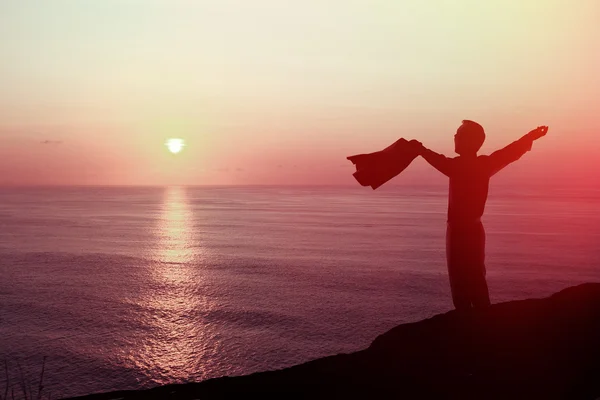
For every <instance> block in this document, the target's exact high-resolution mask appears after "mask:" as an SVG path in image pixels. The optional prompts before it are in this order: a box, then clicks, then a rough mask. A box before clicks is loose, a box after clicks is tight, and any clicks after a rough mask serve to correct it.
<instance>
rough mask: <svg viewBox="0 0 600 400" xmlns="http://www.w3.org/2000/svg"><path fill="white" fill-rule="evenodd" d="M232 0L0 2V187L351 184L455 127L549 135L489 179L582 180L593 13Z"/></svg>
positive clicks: (437, 145) (506, 6)
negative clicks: (377, 159) (544, 129)
mask: <svg viewBox="0 0 600 400" xmlns="http://www.w3.org/2000/svg"><path fill="white" fill-rule="evenodd" d="M84 3H85V4H84ZM251 3H252V5H250V2H247V1H242V0H238V1H234V0H221V1H197V2H188V1H174V0H169V1H167V0H165V1H158V0H153V1H151V0H147V1H146V0H144V1H142V0H139V1H128V2H122V1H117V0H106V1H102V2H74V1H68V0H56V1H52V2H42V3H40V2H35V1H33V0H21V1H18V2H3V3H2V4H0V30H1V31H2V32H1V33H2V36H1V37H2V39H1V40H0V55H1V56H2V60H3V63H2V66H1V67H0V87H2V92H3V93H2V96H0V184H9V185H22V184H24V185H29V184H32V185H34V184H42V185H45V184H83V185H93V184H101V185H107V184H118V185H162V184H193V185H204V184H210V185H212V184H279V183H287V184H309V183H319V184H331V183H333V184H353V183H354V181H353V179H352V176H351V173H352V165H351V164H350V163H349V162H347V161H346V160H345V157H346V156H347V155H351V154H355V153H360V152H369V151H375V150H379V149H380V148H382V147H385V146H387V145H388V144H389V143H391V142H392V141H394V140H396V139H397V138H398V137H401V136H402V137H407V138H417V139H419V140H421V141H423V142H424V144H425V145H427V146H429V147H431V148H433V149H434V150H437V151H440V152H444V153H446V154H447V155H451V153H452V135H453V133H454V131H455V129H456V127H457V126H458V125H459V124H460V121H461V120H462V119H473V120H476V121H478V122H480V123H481V124H482V125H483V126H484V127H485V128H486V132H487V134H488V140H487V142H486V144H485V145H484V148H483V152H484V153H485V152H490V151H493V150H494V149H496V148H498V147H500V146H503V145H505V144H508V143H509V142H510V141H512V140H515V139H517V138H518V137H519V136H520V135H522V134H524V133H526V132H527V131H528V130H530V129H532V128H534V127H535V126H537V125H541V124H545V125H549V126H550V131H549V134H548V136H547V137H546V138H544V139H543V140H542V141H540V142H539V143H536V144H535V147H534V151H533V152H532V153H531V154H528V155H527V156H525V157H526V158H524V160H523V161H522V162H521V163H522V164H523V165H519V166H515V167H514V168H513V167H511V170H510V171H507V177H511V176H513V177H514V176H517V175H519V176H520V177H521V178H523V179H525V180H527V179H530V180H532V181H534V180H543V179H548V178H552V179H553V180H557V179H559V180H561V181H574V180H579V181H585V182H588V183H589V182H599V183H600V179H598V172H596V171H598V170H600V162H599V161H598V154H600V153H599V150H600V139H599V138H598V136H599V135H598V134H599V133H600V129H599V128H600V118H599V117H597V110H598V105H600V77H599V76H598V72H597V71H600V52H599V51H598V49H600V27H599V25H598V24H597V17H598V16H599V15H600V5H599V3H598V2H597V1H595V0H585V1H584V0H581V1H577V2H569V1H566V0H565V1H558V0H546V1H544V2H540V1H534V0H493V1H486V2H478V1H473V0H469V1H467V0H455V1H450V0H435V1H433V0H432V1H428V2H416V1H415V2H398V1H395V0H387V1H383V0H381V1H366V0H364V1H355V0H330V1H327V2H324V1H316V0H314V1H290V2H281V1H276V0H256V1H254V2H251ZM542 5H543V7H542ZM169 137H181V138H183V139H185V140H186V142H187V146H186V148H185V150H184V151H183V152H182V153H180V154H178V155H172V154H170V153H168V152H167V150H166V148H165V146H164V142H165V140H166V139H168V138H169ZM426 170H427V169H426V166H425V165H424V163H422V162H417V163H416V164H415V165H414V166H411V169H410V170H408V171H407V172H406V174H407V176H406V177H402V178H401V179H404V180H416V179H419V177H420V176H422V175H420V174H422V173H423V171H426ZM583 171H587V172H583ZM427 176H429V175H427ZM507 179H508V178H507Z"/></svg>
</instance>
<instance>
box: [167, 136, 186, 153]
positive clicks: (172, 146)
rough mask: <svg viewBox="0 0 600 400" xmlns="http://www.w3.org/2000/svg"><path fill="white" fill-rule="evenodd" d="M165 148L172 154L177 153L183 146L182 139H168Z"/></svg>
mask: <svg viewBox="0 0 600 400" xmlns="http://www.w3.org/2000/svg"><path fill="white" fill-rule="evenodd" d="M166 146H167V149H169V151H170V152H171V153H173V154H177V153H179V152H181V150H183V148H184V147H185V142H184V140H183V139H169V140H167V143H166Z"/></svg>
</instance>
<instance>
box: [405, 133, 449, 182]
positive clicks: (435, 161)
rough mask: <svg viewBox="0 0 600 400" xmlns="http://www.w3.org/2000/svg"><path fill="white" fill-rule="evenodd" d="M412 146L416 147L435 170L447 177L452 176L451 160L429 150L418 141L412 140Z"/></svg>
mask: <svg viewBox="0 0 600 400" xmlns="http://www.w3.org/2000/svg"><path fill="white" fill-rule="evenodd" d="M410 144H411V145H412V146H414V149H415V151H416V152H417V154H418V155H420V156H422V157H423V158H424V159H425V161H427V162H428V163H429V164H430V165H431V166H432V167H433V168H435V169H437V170H438V171H440V172H441V173H442V174H444V175H446V176H450V158H448V157H446V156H444V155H442V154H439V153H436V152H435V151H433V150H429V149H428V148H427V147H425V146H423V144H422V143H421V142H419V141H417V140H411V141H410Z"/></svg>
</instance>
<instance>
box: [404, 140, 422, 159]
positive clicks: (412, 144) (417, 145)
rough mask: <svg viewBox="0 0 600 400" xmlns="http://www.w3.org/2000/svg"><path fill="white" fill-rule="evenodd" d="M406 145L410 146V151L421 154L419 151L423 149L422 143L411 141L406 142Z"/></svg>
mask: <svg viewBox="0 0 600 400" xmlns="http://www.w3.org/2000/svg"><path fill="white" fill-rule="evenodd" d="M408 145H409V146H410V149H412V150H414V151H415V152H416V153H417V154H419V155H420V154H421V151H422V150H423V149H424V148H425V147H424V146H423V143H421V142H419V141H418V140H415V139H413V140H411V141H410V142H408Z"/></svg>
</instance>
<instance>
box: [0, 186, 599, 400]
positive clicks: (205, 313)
mask: <svg viewBox="0 0 600 400" xmlns="http://www.w3.org/2000/svg"><path fill="white" fill-rule="evenodd" d="M446 206H447V187H445V186H441V185H440V186H435V185H434V186H410V187H408V186H391V185H390V187H383V188H381V189H379V190H377V191H371V190H370V189H367V188H362V187H358V185H357V186H356V187H166V188H123V187H113V188H110V187H106V188H99V187H77V188H3V189H0V361H3V362H4V361H6V364H7V367H8V371H9V376H10V383H9V385H10V386H12V385H16V384H17V382H19V381H23V380H24V381H26V382H29V384H30V385H31V386H32V387H33V388H34V392H35V393H37V389H36V388H37V384H38V381H39V376H40V372H41V368H42V363H43V359H44V357H46V359H45V372H44V380H43V383H44V389H43V391H44V393H45V394H46V395H47V394H50V395H51V397H52V398H59V397H64V396H76V395H84V394H89V393H94V392H102V391H111V390H122V389H139V388H148V387H153V386H156V385H161V384H166V383H176V382H188V381H199V380H203V379H208V378H213V377H219V376H224V375H240V374H248V373H252V372H256V371H263V370H270V369H276V368H283V367H287V366H291V365H294V364H298V363H302V362H305V361H309V360H312V359H315V358H318V357H322V356H327V355H333V354H337V353H344V352H352V351H356V350H360V349H363V348H366V347H367V346H368V345H369V344H370V342H371V341H372V340H373V339H375V337H376V336H377V335H379V334H382V333H384V332H385V331H386V330H388V329H390V328H392V327H394V326H396V325H398V324H401V323H405V322H412V321H417V320H421V319H423V318H427V317H431V316H433V315H435V314H438V313H442V312H446V311H449V310H451V309H452V302H451V298H450V290H449V284H448V277H447V273H446V265H445V253H444V252H445V245H444V238H445V221H446ZM484 225H485V227H486V232H487V251H486V265H487V271H488V272H487V276H488V284H489V288H490V295H491V299H492V301H493V302H501V301H507V300H513V299H523V298H528V297H543V296H547V295H549V294H551V293H554V292H556V291H558V290H560V289H563V288H565V287H568V286H572V285H576V284H579V283H583V282H590V281H596V282H598V281H600V246H599V244H600V190H598V189H595V188H588V189H585V190H584V189H581V190H579V189H568V190H567V189H564V190H561V189H557V188H554V189H548V188H544V187H543V186H542V185H540V186H539V187H534V188H532V187H529V186H528V187H526V188H521V189H518V188H515V187H510V188H508V187H505V188H502V187H493V188H492V189H491V192H490V198H489V200H488V205H487V208H486V214H485V217H484ZM1 369H4V367H2V368H1ZM20 369H21V370H22V373H21V372H20ZM21 376H22V377H21ZM5 386H6V382H5V377H4V373H0V394H3V393H4V388H5ZM17 389H18V391H19V392H20V390H21V389H20V386H15V391H17Z"/></svg>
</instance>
